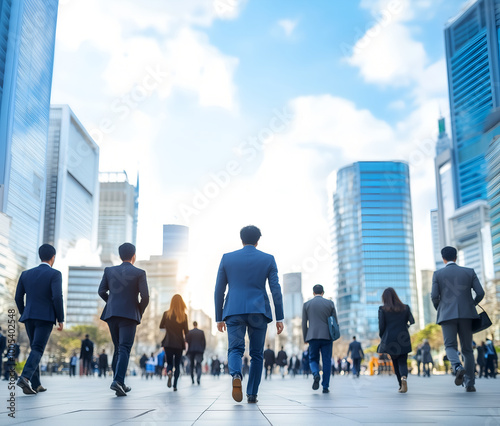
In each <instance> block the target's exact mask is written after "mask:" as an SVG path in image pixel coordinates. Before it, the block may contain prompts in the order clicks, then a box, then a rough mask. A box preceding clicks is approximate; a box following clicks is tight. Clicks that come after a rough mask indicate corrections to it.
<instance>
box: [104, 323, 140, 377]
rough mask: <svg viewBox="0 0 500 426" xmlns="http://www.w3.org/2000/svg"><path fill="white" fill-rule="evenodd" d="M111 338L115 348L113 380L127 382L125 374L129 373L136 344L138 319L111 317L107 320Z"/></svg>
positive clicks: (112, 364)
mask: <svg viewBox="0 0 500 426" xmlns="http://www.w3.org/2000/svg"><path fill="white" fill-rule="evenodd" d="M106 322H107V323H108V327H109V332H110V334H111V340H112V341H113V345H114V347H115V350H114V352H113V361H112V362H111V368H112V369H113V380H114V381H116V382H118V383H120V384H125V375H126V373H127V368H128V361H129V358H130V351H131V350H132V345H133V344H134V338H135V330H136V329H137V321H135V320H133V319H129V318H122V317H111V318H109V319H108V320H107V321H106Z"/></svg>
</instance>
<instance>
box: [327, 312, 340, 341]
mask: <svg viewBox="0 0 500 426" xmlns="http://www.w3.org/2000/svg"><path fill="white" fill-rule="evenodd" d="M328 330H329V331H330V338H331V339H332V340H333V341H334V342H335V340H338V339H339V338H340V329H339V325H338V324H337V321H335V317H334V316H333V315H331V316H329V317H328Z"/></svg>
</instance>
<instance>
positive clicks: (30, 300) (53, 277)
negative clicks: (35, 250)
mask: <svg viewBox="0 0 500 426" xmlns="http://www.w3.org/2000/svg"><path fill="white" fill-rule="evenodd" d="M25 295H26V303H25V301H24V296H25ZM15 299H16V305H17V309H18V310H19V313H20V314H21V318H20V319H19V321H20V322H25V321H26V320H28V319H36V320H43V321H50V322H51V323H53V324H55V323H56V321H57V322H59V323H61V322H64V305H63V293H62V275H61V273H60V272H59V271H58V270H56V269H53V268H52V267H51V266H50V265H49V264H48V263H42V264H40V265H38V266H37V267H36V268H32V269H28V270H27V271H24V272H23V273H22V274H21V276H20V277H19V282H18V283H17V289H16V296H15Z"/></svg>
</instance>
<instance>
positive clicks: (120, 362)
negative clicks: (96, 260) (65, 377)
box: [98, 243, 149, 396]
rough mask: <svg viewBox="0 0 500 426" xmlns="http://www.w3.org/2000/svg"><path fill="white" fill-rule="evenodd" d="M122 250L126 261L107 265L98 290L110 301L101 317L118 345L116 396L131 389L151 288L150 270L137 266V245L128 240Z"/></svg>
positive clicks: (114, 361) (112, 364)
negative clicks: (133, 356)
mask: <svg viewBox="0 0 500 426" xmlns="http://www.w3.org/2000/svg"><path fill="white" fill-rule="evenodd" d="M118 253H119V254H120V259H121V260H122V261H123V263H122V264H121V265H118V266H112V267H109V268H106V269H104V275H103V277H102V281H101V284H100V285H99V290H98V293H99V296H101V298H102V299H103V300H104V301H105V302H106V306H104V309H103V311H102V315H101V319H102V320H103V321H106V322H107V323H108V327H109V332H110V334H111V340H112V341H113V345H114V346H115V350H114V353H113V360H112V362H111V368H112V369H113V382H112V383H111V386H110V389H112V390H114V391H115V393H116V396H126V395H127V392H129V391H130V390H131V389H130V387H128V386H125V374H126V372H127V368H128V361H129V358H130V351H131V350H132V345H133V344H134V338H135V330H136V328H137V325H138V324H140V323H141V318H142V314H143V313H144V310H145V309H146V306H147V305H148V303H149V291H148V283H147V281H146V272H144V271H143V270H142V269H139V268H136V267H135V266H134V263H135V246H134V245H133V244H130V243H124V244H122V245H121V246H120V247H119V248H118ZM139 295H140V297H141V300H140V301H139Z"/></svg>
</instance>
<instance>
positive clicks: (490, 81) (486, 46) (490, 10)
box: [445, 0, 500, 207]
mask: <svg viewBox="0 0 500 426" xmlns="http://www.w3.org/2000/svg"><path fill="white" fill-rule="evenodd" d="M499 28H500V0H478V1H476V2H474V3H472V4H471V5H470V6H469V7H468V8H467V9H466V10H465V11H463V12H462V13H461V14H460V15H459V16H458V17H456V18H455V19H453V20H452V21H451V22H450V23H448V25H447V27H446V28H445V44H446V61H447V67H448V85H449V96H450V118H451V125H452V130H453V132H452V133H453V146H454V160H455V163H456V170H455V173H456V177H457V182H458V191H457V192H458V206H457V207H460V206H464V205H466V204H468V203H471V202H473V201H475V200H479V199H486V196H487V195H486V161H485V153H486V150H487V149H488V146H487V144H485V141H484V139H483V138H482V137H481V136H482V133H483V128H484V123H485V119H486V117H487V116H488V115H489V113H490V112H491V111H492V109H493V108H496V107H498V105H499V88H498V81H500V74H499V65H500V64H499V59H498V58H499V43H498V33H499Z"/></svg>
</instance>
